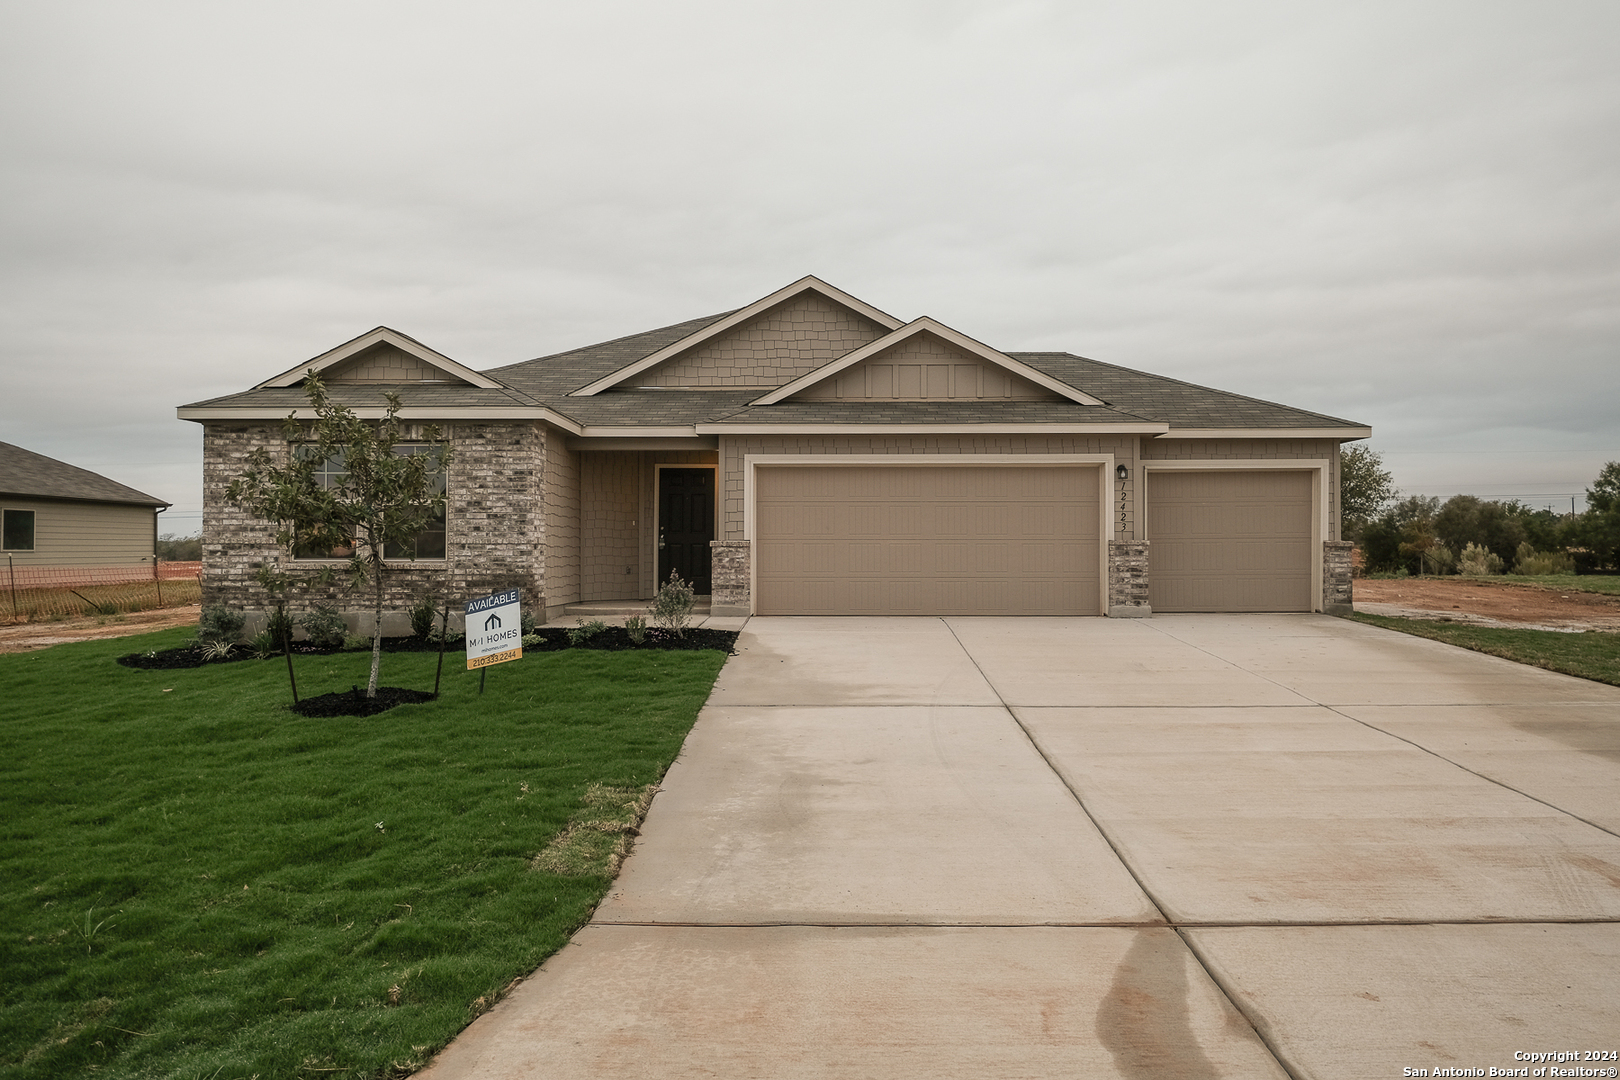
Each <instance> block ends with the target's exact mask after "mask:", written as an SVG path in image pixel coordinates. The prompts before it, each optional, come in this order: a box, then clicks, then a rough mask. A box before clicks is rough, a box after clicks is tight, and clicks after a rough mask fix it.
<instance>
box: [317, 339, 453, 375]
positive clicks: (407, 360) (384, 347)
mask: <svg viewBox="0 0 1620 1080" xmlns="http://www.w3.org/2000/svg"><path fill="white" fill-rule="evenodd" d="M323 378H325V379H326V381H327V382H333V383H412V382H458V383H459V382H462V381H463V380H461V379H457V378H455V377H453V376H451V375H449V374H447V373H446V372H444V371H441V370H440V369H439V368H436V367H434V366H433V365H432V364H429V363H425V362H423V361H422V360H419V359H418V358H416V357H414V356H412V355H411V354H410V353H408V352H406V351H405V350H403V349H400V348H396V347H395V346H393V345H389V344H387V343H386V342H384V343H383V344H380V345H375V346H373V347H372V348H370V349H367V350H366V351H365V352H363V353H361V354H360V355H358V356H354V357H351V358H349V359H348V360H345V361H343V362H342V363H341V364H334V365H333V366H332V367H329V368H327V369H326V371H325V372H324V374H323Z"/></svg>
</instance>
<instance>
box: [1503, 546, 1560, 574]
mask: <svg viewBox="0 0 1620 1080" xmlns="http://www.w3.org/2000/svg"><path fill="white" fill-rule="evenodd" d="M1513 572H1514V573H1515V574H1524V575H1525V576H1526V577H1540V576H1542V575H1544V574H1573V573H1574V572H1575V560H1574V558H1572V557H1571V556H1570V554H1569V552H1567V551H1537V550H1536V549H1535V548H1533V547H1531V546H1530V544H1529V542H1528V541H1526V542H1525V543H1522V544H1520V545H1519V550H1518V554H1517V558H1516V559H1515V560H1514V563H1513Z"/></svg>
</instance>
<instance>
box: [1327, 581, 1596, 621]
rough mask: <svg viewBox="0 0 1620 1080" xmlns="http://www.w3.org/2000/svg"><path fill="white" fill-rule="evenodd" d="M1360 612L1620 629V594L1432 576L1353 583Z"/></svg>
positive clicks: (1357, 608) (1357, 607)
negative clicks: (1562, 590)
mask: <svg viewBox="0 0 1620 1080" xmlns="http://www.w3.org/2000/svg"><path fill="white" fill-rule="evenodd" d="M1355 604H1356V610H1357V611H1366V612H1369V613H1370V614H1375V615H1398V614H1406V615H1413V614H1419V613H1421V614H1423V615H1429V616H1438V617H1441V618H1445V617H1451V618H1456V619H1459V620H1460V621H1466V622H1476V623H1487V624H1503V625H1510V626H1525V625H1529V626H1544V627H1552V628H1556V629H1561V630H1563V629H1568V630H1587V629H1591V630H1620V596H1604V595H1601V594H1598V593H1583V592H1568V593H1563V592H1556V591H1554V590H1552V589H1538V588H1535V587H1533V586H1529V585H1507V584H1500V585H1498V584H1487V583H1485V582H1480V581H1463V580H1430V579H1417V580H1411V579H1368V578H1357V579H1356V583H1355Z"/></svg>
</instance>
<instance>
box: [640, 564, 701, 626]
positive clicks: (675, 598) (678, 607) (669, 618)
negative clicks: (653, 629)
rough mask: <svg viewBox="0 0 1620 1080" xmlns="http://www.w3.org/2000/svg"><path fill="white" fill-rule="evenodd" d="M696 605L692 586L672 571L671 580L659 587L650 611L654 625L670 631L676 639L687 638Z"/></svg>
mask: <svg viewBox="0 0 1620 1080" xmlns="http://www.w3.org/2000/svg"><path fill="white" fill-rule="evenodd" d="M694 603H695V600H694V598H693V594H692V586H691V585H688V584H687V583H686V582H684V581H682V580H681V576H680V575H679V574H677V573H676V572H675V571H673V570H671V571H670V572H669V580H668V581H666V582H664V583H663V584H662V585H660V586H659V587H658V595H657V596H655V597H653V602H652V607H651V608H649V609H648V611H649V612H650V613H651V615H652V620H653V623H654V625H656V626H660V627H662V628H663V629H665V630H668V631H669V632H670V633H672V634H674V635H675V636H676V637H685V636H686V627H687V624H688V623H690V622H691V621H692V605H693V604H694Z"/></svg>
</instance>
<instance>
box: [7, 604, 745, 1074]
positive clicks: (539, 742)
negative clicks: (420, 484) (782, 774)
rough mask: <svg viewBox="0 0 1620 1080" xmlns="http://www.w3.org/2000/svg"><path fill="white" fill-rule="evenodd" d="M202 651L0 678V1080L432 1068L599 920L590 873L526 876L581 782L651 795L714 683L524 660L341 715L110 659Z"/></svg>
mask: <svg viewBox="0 0 1620 1080" xmlns="http://www.w3.org/2000/svg"><path fill="white" fill-rule="evenodd" d="M191 633H192V632H191V631H188V630H172V631H165V632H163V633H158V634H148V635H144V636H141V637H131V638H123V639H114V640H109V641H94V642H84V643H81V644H74V645H61V646H57V647H55V648H52V649H48V650H45V651H43V652H37V653H26V654H18V655H7V656H0V702H3V708H0V971H3V972H4V977H3V979H0V1002H3V1007H0V1078H5V1080H11V1078H21V1077H40V1078H44V1077H63V1076H80V1075H92V1074H93V1075H95V1076H103V1077H187V1078H198V1080H209V1078H214V1080H232V1078H236V1077H243V1078H246V1077H252V1076H255V1075H257V1076H259V1077H261V1078H266V1080H268V1078H270V1077H298V1076H303V1077H371V1076H391V1075H403V1074H404V1073H406V1072H409V1071H411V1070H412V1069H413V1068H416V1067H419V1066H420V1064H421V1063H422V1062H424V1061H425V1060H426V1058H427V1057H429V1056H430V1055H431V1054H432V1053H433V1052H434V1051H435V1050H437V1049H439V1048H440V1047H442V1046H443V1045H444V1044H445V1043H446V1042H447V1041H449V1040H450V1038H452V1037H453V1036H454V1035H455V1034H456V1033H457V1032H458V1031H460V1030H461V1029H462V1028H463V1027H464V1026H466V1024H467V1023H468V1022H469V1021H470V1020H472V1019H473V1018H474V1017H475V1016H476V1015H477V1014H478V1013H479V1012H480V1011H482V1010H483V1009H485V1008H487V1007H488V1006H489V1005H490V1004H492V1003H493V1001H494V1000H495V998H496V997H497V996H498V995H499V994H500V993H501V992H502V990H503V988H505V987H507V986H508V984H509V983H510V982H511V981H512V980H513V979H514V978H517V977H519V976H522V975H525V974H527V973H528V972H530V971H532V970H533V969H534V968H535V967H536V966H537V965H538V964H539V963H540V962H541V961H542V960H543V959H545V957H546V956H548V955H550V954H551V953H552V952H554V951H555V950H556V949H558V948H559V947H560V946H562V945H563V943H564V942H565V941H566V940H567V939H568V937H569V935H570V934H571V933H572V932H573V931H574V930H575V929H577V928H578V927H579V926H580V925H581V924H582V923H583V922H584V921H585V920H586V919H588V918H589V916H590V913H591V911H592V910H593V909H594V907H595V905H596V904H597V902H598V901H599V900H600V899H601V897H602V896H603V894H604V892H605V891H606V889H607V887H608V884H609V880H610V879H609V878H608V877H607V876H606V872H605V869H604V870H603V872H600V873H595V874H590V875H587V876H564V875H560V874H554V873H548V872H544V871H541V870H538V869H535V868H533V867H532V865H531V860H532V859H533V857H534V856H535V855H536V854H537V853H539V852H541V851H542V850H543V849H545V848H546V846H547V844H548V842H550V841H551V840H552V839H553V837H555V836H556V835H557V834H558V833H559V831H561V830H562V829H563V828H564V827H565V826H566V825H567V824H568V822H569V819H570V818H571V817H573V816H575V815H576V814H579V813H580V812H581V811H582V808H583V806H584V799H585V796H586V791H587V788H588V787H591V785H593V784H594V785H608V786H610V787H619V788H625V789H631V790H633V789H638V788H639V787H641V786H643V785H646V784H649V783H652V782H655V781H657V780H658V779H659V778H661V777H662V776H663V773H664V770H665V769H666V768H668V766H669V763H670V762H671V761H672V760H673V759H674V757H675V754H676V753H677V751H678V750H679V748H680V745H681V742H682V740H683V739H684V738H685V736H686V733H687V731H688V729H689V728H690V727H691V725H692V722H693V720H694V719H695V718H696V715H697V711H698V709H699V708H700V707H701V705H702V703H703V701H704V700H705V698H706V697H707V696H708V693H709V689H710V686H711V685H712V683H713V681H714V677H715V676H716V674H718V672H719V670H720V666H721V665H722V664H723V663H724V661H725V657H724V655H723V654H721V653H719V652H662V651H646V652H596V651H583V650H569V651H565V652H557V653H540V654H532V655H530V656H526V657H525V658H523V659H522V660H520V661H518V662H516V663H512V664H506V665H502V666H500V667H497V668H494V669H492V670H491V671H490V672H489V680H488V688H487V690H486V692H485V693H484V695H483V696H482V697H479V696H478V693H477V688H478V675H477V673H476V672H467V671H465V670H462V665H461V663H460V662H459V661H460V659H461V658H460V657H459V656H458V655H456V654H451V655H450V656H449V657H447V658H446V671H445V680H444V692H443V696H442V697H441V699H440V700H439V701H437V702H431V703H428V704H425V705H414V706H404V707H400V708H397V709H393V710H391V711H389V712H386V713H382V714H380V715H378V716H375V717H370V718H366V719H357V718H344V719H337V720H311V719H304V718H302V717H299V716H297V715H295V714H293V713H291V712H289V711H288V710H287V709H286V707H285V706H286V704H287V702H288V701H289V700H290V699H289V695H288V690H287V677H286V668H285V665H284V663H283V662H282V661H281V660H280V659H279V658H278V659H276V660H271V661H244V662H239V663H232V664H222V665H214V666H210V667H205V668H199V669H196V670H190V671H168V672H165V671H136V670H131V669H128V668H124V667H120V666H118V665H116V664H114V663H113V659H114V658H115V657H117V656H119V655H122V654H124V653H127V652H131V651H145V650H147V649H153V648H168V647H172V646H175V645H178V644H181V643H182V642H183V641H184V640H185V639H186V638H187V637H188V636H190V635H191ZM436 660H437V657H436V656H434V655H432V654H420V653H418V654H411V653H405V654H391V655H387V656H385V657H384V658H383V679H382V681H383V683H384V684H385V685H390V686H405V687H412V688H419V689H431V688H432V685H433V666H434V663H435V661H436ZM369 662H370V656H369V654H367V653H353V654H338V655H335V656H330V657H313V658H303V659H300V660H299V661H298V663H299V690H300V692H302V693H303V694H305V695H314V694H319V693H325V692H328V691H331V690H339V689H347V688H348V687H349V686H350V685H352V684H354V683H361V684H364V682H365V675H366V670H367V667H368V664H369ZM598 790H599V789H598ZM604 866H605V864H604Z"/></svg>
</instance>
